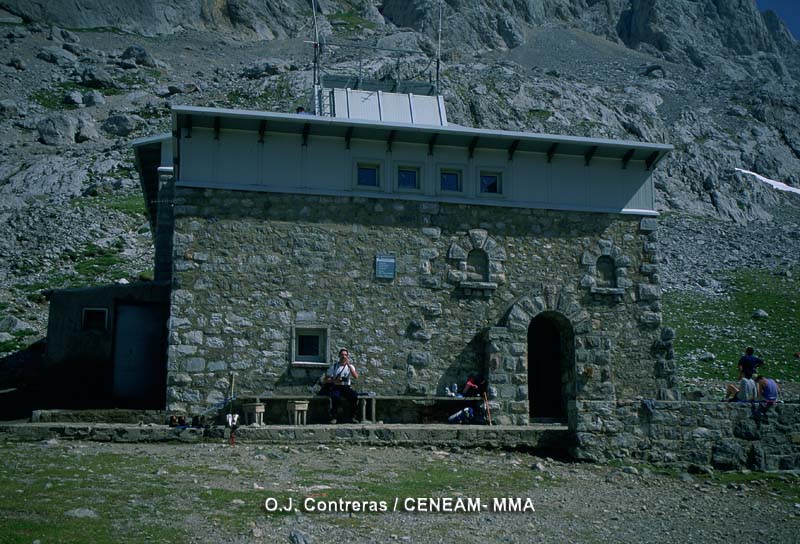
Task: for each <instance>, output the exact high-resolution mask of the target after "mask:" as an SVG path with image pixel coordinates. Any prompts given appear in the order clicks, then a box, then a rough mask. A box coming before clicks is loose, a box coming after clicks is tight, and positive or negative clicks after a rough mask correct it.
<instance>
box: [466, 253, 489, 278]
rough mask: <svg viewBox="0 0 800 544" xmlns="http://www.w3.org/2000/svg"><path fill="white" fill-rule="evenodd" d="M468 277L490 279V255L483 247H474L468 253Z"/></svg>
mask: <svg viewBox="0 0 800 544" xmlns="http://www.w3.org/2000/svg"><path fill="white" fill-rule="evenodd" d="M467 279H468V280H470V281H489V256H488V255H487V254H486V252H485V251H484V250H482V249H477V248H476V249H473V250H472V251H470V252H469V253H468V254H467Z"/></svg>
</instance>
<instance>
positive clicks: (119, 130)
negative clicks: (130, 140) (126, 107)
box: [102, 113, 144, 136]
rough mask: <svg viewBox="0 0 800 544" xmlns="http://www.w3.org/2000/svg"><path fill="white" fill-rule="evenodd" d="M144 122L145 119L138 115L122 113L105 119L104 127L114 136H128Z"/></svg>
mask: <svg viewBox="0 0 800 544" xmlns="http://www.w3.org/2000/svg"><path fill="white" fill-rule="evenodd" d="M143 122H144V119H142V118H141V117H139V116H138V115H130V114H127V113H122V114H117V115H112V116H110V117H109V118H108V119H106V120H105V122H104V123H103V127H102V128H103V130H105V131H106V132H108V133H109V134H113V135H114V136H128V135H129V134H130V133H131V132H133V131H134V130H136V128H137V127H139V125H140V124H141V123H143Z"/></svg>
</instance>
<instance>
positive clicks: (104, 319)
mask: <svg viewBox="0 0 800 544" xmlns="http://www.w3.org/2000/svg"><path fill="white" fill-rule="evenodd" d="M107 328H108V309H107V308H84V309H83V318H82V319H81V330H84V331H104V330H106V329H107Z"/></svg>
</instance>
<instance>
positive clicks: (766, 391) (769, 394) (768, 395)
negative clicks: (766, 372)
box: [756, 376, 780, 413]
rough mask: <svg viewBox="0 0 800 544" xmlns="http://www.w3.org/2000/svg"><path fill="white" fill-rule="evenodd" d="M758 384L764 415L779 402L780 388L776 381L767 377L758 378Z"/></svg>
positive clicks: (759, 398)
mask: <svg viewBox="0 0 800 544" xmlns="http://www.w3.org/2000/svg"><path fill="white" fill-rule="evenodd" d="M756 383H757V384H758V400H759V401H760V403H759V405H760V408H761V411H762V413H763V412H766V411H767V410H769V409H770V408H771V407H772V406H774V405H775V404H776V403H777V402H778V393H779V392H780V387H778V384H777V383H776V382H775V380H773V379H771V378H767V377H766V376H758V377H757V378H756Z"/></svg>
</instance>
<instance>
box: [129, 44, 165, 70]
mask: <svg viewBox="0 0 800 544" xmlns="http://www.w3.org/2000/svg"><path fill="white" fill-rule="evenodd" d="M121 58H122V60H132V61H134V62H135V63H136V64H138V65H139V66H150V67H155V66H156V59H155V58H153V56H152V55H151V54H150V53H148V52H147V51H146V50H145V48H144V47H142V46H141V45H131V46H130V47H128V48H127V49H126V50H125V51H124V52H123V53H122V57H121Z"/></svg>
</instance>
